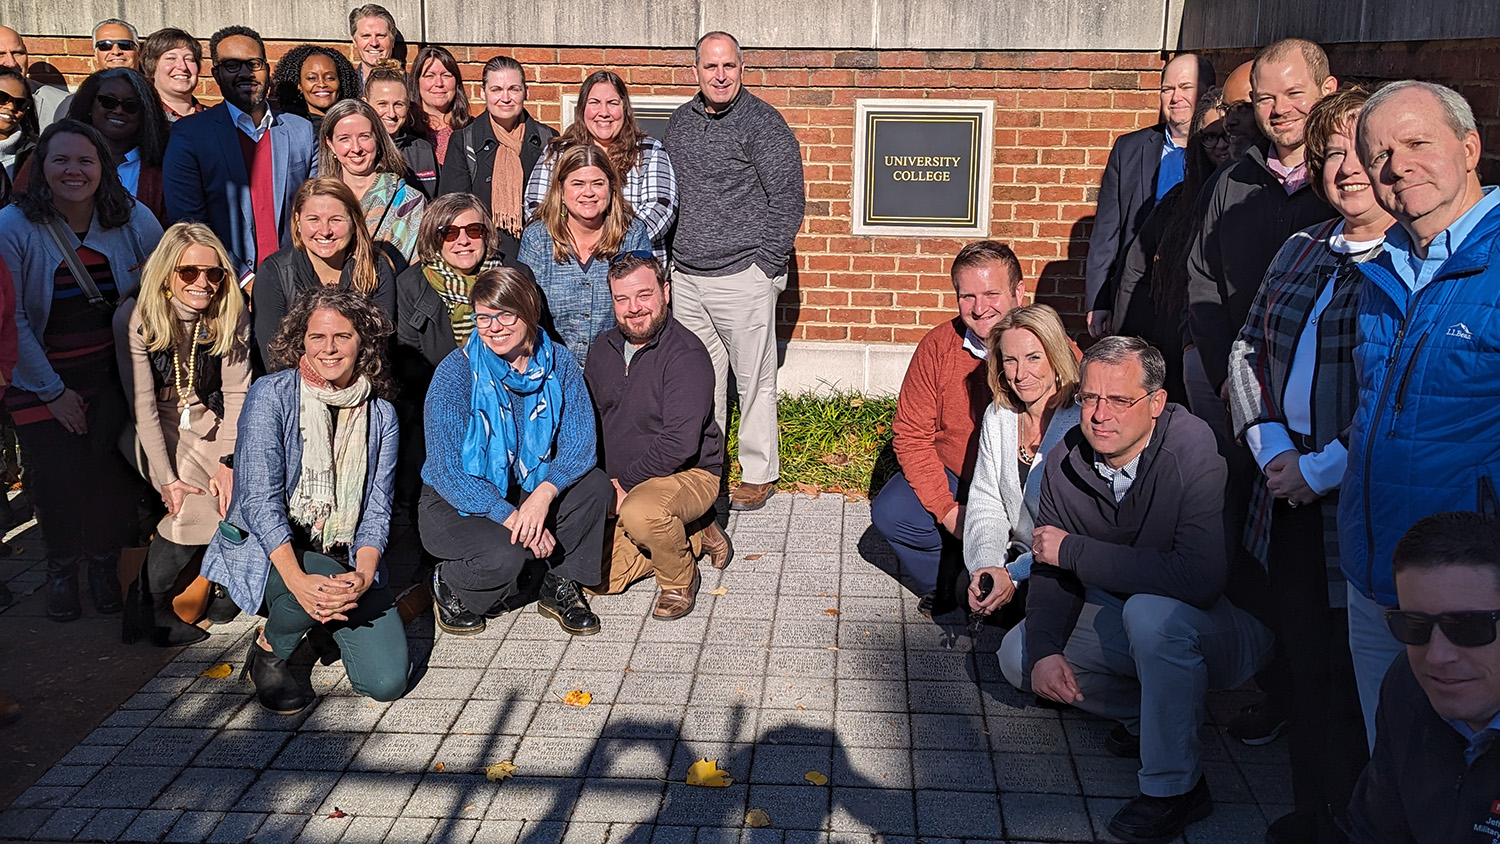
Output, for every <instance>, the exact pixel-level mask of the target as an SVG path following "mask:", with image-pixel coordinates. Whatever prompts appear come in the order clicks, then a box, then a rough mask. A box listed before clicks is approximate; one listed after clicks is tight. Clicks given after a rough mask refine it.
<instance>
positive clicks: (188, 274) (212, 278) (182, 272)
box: [173, 264, 225, 286]
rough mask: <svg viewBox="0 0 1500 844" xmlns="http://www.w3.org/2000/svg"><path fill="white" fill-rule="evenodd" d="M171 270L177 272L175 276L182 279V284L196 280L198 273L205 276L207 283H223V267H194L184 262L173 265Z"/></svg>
mask: <svg viewBox="0 0 1500 844" xmlns="http://www.w3.org/2000/svg"><path fill="white" fill-rule="evenodd" d="M173 272H175V273H177V277H178V278H179V279H182V283H183V284H192V283H193V282H195V281H197V280H198V276H199V275H200V274H201V275H203V276H205V277H206V278H207V279H208V283H209V284H212V285H214V286H218V285H220V284H223V283H224V275H225V273H224V268H223V267H195V266H193V265H191V264H186V265H183V266H180V267H173Z"/></svg>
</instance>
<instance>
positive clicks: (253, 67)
mask: <svg viewBox="0 0 1500 844" xmlns="http://www.w3.org/2000/svg"><path fill="white" fill-rule="evenodd" d="M216 66H217V67H220V68H222V69H223V70H224V72H225V73H227V74H229V75H230V76H235V75H238V74H239V72H240V71H242V70H244V69H246V68H249V69H250V72H251V73H260V72H261V71H262V70H265V69H266V68H267V67H268V65H267V64H266V60H265V59H220V60H219V62H218V64H217V65H216Z"/></svg>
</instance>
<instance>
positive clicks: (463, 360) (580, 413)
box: [417, 267, 614, 636]
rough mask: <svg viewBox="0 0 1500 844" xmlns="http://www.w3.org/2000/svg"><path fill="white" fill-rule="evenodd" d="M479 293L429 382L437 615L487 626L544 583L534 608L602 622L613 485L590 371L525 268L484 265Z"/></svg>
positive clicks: (426, 499)
mask: <svg viewBox="0 0 1500 844" xmlns="http://www.w3.org/2000/svg"><path fill="white" fill-rule="evenodd" d="M469 304H470V306H471V307H472V309H473V320H474V331H473V332H472V333H471V334H470V335H469V339H468V340H466V341H465V342H464V345H463V348H461V349H459V350H457V351H455V352H453V353H452V354H450V355H448V356H447V357H446V358H444V359H443V362H442V363H441V364H439V365H438V368H437V372H436V373H435V374H434V375H433V377H432V383H431V386H430V387H429V388H428V390H427V406H426V419H425V427H426V435H427V445H428V448H427V460H426V463H425V464H424V465H423V467H422V480H423V482H424V483H425V484H426V486H425V487H424V488H423V490H422V495H421V501H420V504H419V505H418V509H417V518H418V524H419V525H420V526H421V532H422V545H423V547H424V548H425V549H426V550H427V552H428V553H430V554H432V555H433V556H434V557H436V558H437V559H438V560H439V563H438V564H437V566H436V567H435V568H434V570H433V575H432V594H433V602H434V603H435V604H436V606H437V616H438V626H439V627H441V628H442V629H443V630H444V631H445V632H447V633H450V634H453V635H456V636H470V635H475V634H478V633H480V632H482V631H483V630H484V628H485V618H486V617H493V616H495V615H498V614H500V613H503V612H505V611H506V610H508V609H514V608H515V607H517V606H520V605H521V604H523V603H525V602H527V601H530V600H531V596H532V595H535V594H537V590H538V581H540V593H541V594H540V597H539V599H538V602H537V611H538V612H540V613H541V614H542V615H545V616H548V617H550V618H553V619H555V620H556V621H557V622H558V623H559V624H560V625H562V628H563V630H564V631H566V632H567V633H570V634H572V635H574V636H588V635H592V634H594V633H598V632H599V617H598V616H596V615H594V613H593V611H592V610H590V609H589V605H588V600H587V599H586V598H585V597H584V594H583V589H582V587H581V586H580V584H596V583H598V582H599V580H600V575H601V569H602V566H603V558H602V556H601V554H602V552H603V549H604V509H605V507H606V505H607V504H608V503H609V502H610V501H611V500H612V499H613V495H614V491H613V489H612V488H611V487H610V483H609V479H608V478H606V477H605V476H604V473H603V472H601V471H599V469H597V468H596V467H595V447H596V445H595V443H596V440H595V435H594V407H593V404H592V403H591V402H590V401H589V394H588V388H587V387H586V386H585V384H584V380H583V371H582V370H581V369H580V368H579V366H578V363H577V361H575V360H574V359H573V355H572V354H571V353H569V352H568V350H567V349H566V348H564V347H563V346H562V344H560V343H554V342H553V341H552V340H551V339H550V338H549V337H548V336H547V334H546V332H544V331H542V330H541V326H540V320H541V313H542V301H541V295H540V292H539V291H538V290H537V287H536V285H535V284H533V283H532V282H531V279H529V278H527V277H526V276H525V275H524V274H522V273H520V272H518V271H516V270H514V269H511V268H509V267H501V268H499V269H491V270H485V271H484V272H481V273H480V274H479V277H478V278H477V279H475V281H474V287H473V290H472V291H471V292H470V300H469ZM537 575H540V577H538V576H537Z"/></svg>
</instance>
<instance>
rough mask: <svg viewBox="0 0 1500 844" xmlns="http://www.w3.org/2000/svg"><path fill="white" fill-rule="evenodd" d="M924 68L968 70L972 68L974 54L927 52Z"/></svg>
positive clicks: (940, 51)
mask: <svg viewBox="0 0 1500 844" xmlns="http://www.w3.org/2000/svg"><path fill="white" fill-rule="evenodd" d="M924 66H925V67H947V68H968V67H973V66H974V54H973V53H968V52H963V51H959V50H929V51H928V52H927V54H926V62H925V64H924Z"/></svg>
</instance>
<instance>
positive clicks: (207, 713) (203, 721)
mask: <svg viewBox="0 0 1500 844" xmlns="http://www.w3.org/2000/svg"><path fill="white" fill-rule="evenodd" d="M247 701H248V699H247V698H246V697H245V696H244V695H242V694H212V695H203V694H187V695H182V696H180V697H178V698H177V699H176V700H175V701H173V702H172V705H171V706H169V707H167V708H166V710H164V711H163V712H162V713H161V715H160V716H159V717H157V719H156V720H155V721H152V722H151V725H152V726H153V727H207V728H214V729H217V728H219V727H222V726H224V725H225V724H227V723H229V719H230V718H233V717H234V715H235V713H236V712H238V711H239V709H240V707H242V706H244V705H245V704H246V703H247Z"/></svg>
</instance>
